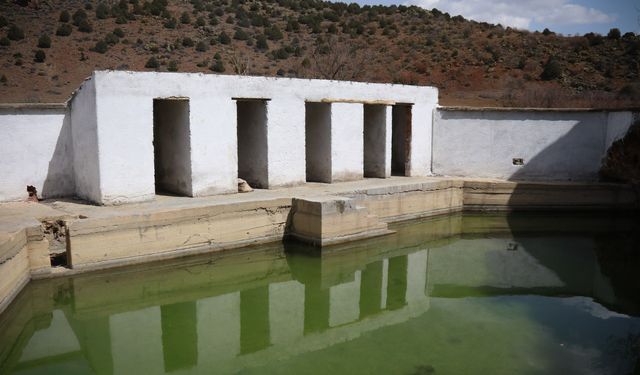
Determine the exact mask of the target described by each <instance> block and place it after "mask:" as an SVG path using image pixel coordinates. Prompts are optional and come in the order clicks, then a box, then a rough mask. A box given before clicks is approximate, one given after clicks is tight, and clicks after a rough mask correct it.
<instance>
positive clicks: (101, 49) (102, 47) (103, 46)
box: [92, 40, 109, 53]
mask: <svg viewBox="0 0 640 375" xmlns="http://www.w3.org/2000/svg"><path fill="white" fill-rule="evenodd" d="M92 50H93V51H94V52H98V53H106V52H107V51H108V50H109V44H108V43H107V42H105V41H104V40H99V41H97V42H96V45H95V46H94V47H93V49H92Z"/></svg>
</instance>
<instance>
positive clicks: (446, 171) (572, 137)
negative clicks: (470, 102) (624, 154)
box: [433, 110, 632, 181]
mask: <svg viewBox="0 0 640 375" xmlns="http://www.w3.org/2000/svg"><path fill="white" fill-rule="evenodd" d="M438 117H439V118H438ZM437 121H439V122H440V123H439V124H436V126H435V128H434V168H433V169H434V172H435V173H437V174H443V175H456V176H475V177H483V178H498V179H508V180H520V181H521V180H541V181H595V180H597V179H598V172H599V170H600V166H601V165H602V159H603V156H604V155H605V152H606V149H607V148H608V147H609V145H610V144H611V143H612V142H613V141H614V140H615V139H616V138H617V137H620V136H622V135H624V132H626V129H627V128H628V127H629V125H630V123H631V121H632V120H631V112H620V113H607V112H588V111H526V110H522V111H448V110H442V111H440V113H439V116H437Z"/></svg>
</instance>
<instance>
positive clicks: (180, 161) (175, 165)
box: [153, 99, 193, 196]
mask: <svg viewBox="0 0 640 375" xmlns="http://www.w3.org/2000/svg"><path fill="white" fill-rule="evenodd" d="M190 138H191V137H190V131H189V101H188V100H174V99H169V100H154V102H153V147H154V162H155V163H154V170H155V183H156V191H165V192H170V193H175V194H180V195H187V196H191V195H193V192H192V185H191V144H190Z"/></svg>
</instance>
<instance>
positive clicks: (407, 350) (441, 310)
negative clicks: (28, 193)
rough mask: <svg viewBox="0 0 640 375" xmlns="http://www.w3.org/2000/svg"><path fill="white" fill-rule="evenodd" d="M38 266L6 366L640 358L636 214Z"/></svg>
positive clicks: (572, 364)
mask: <svg viewBox="0 0 640 375" xmlns="http://www.w3.org/2000/svg"><path fill="white" fill-rule="evenodd" d="M392 229H394V230H396V231H397V233H396V234H394V235H390V236H386V237H381V238H377V239H373V240H368V241H360V242H356V243H352V244H348V245H342V246H337V247H333V248H330V249H329V251H326V252H324V253H323V254H322V255H320V254H318V253H317V252H314V251H313V249H312V248H308V247H305V246H302V245H297V244H272V245H269V246H261V247H255V248H248V249H246V250H242V251H235V252H230V253H226V254H224V253H223V254H220V253H217V254H209V255H207V256H200V257H195V258H186V259H181V260H179V261H171V262H163V263H155V264H151V265H148V264H147V265H144V266H137V267H133V268H126V269H118V270H113V271H108V272H106V271H105V272H98V273H93V274H87V275H81V276H77V277H71V278H61V279H54V280H46V281H39V282H32V283H31V284H29V285H28V286H27V287H26V288H25V290H24V291H23V292H22V293H21V294H20V295H19V297H18V298H17V299H16V300H15V302H14V303H13V304H12V305H11V306H10V307H9V309H8V310H7V311H5V313H3V314H2V315H1V316H0V373H2V374H164V373H176V374H178V373H179V374H191V373H195V374H212V373H216V374H407V375H409V374H563V375H566V374H638V373H640V355H639V354H640V317H639V315H640V276H639V275H640V272H639V270H640V247H639V245H640V220H638V217H631V216H620V215H613V214H608V213H598V214H544V213H536V214H531V213H529V214H510V215H476V214H474V215H472V214H465V215H462V214H457V215H451V216H443V217H438V218H433V219H429V220H422V221H416V222H409V223H402V224H397V225H395V226H393V228H392Z"/></svg>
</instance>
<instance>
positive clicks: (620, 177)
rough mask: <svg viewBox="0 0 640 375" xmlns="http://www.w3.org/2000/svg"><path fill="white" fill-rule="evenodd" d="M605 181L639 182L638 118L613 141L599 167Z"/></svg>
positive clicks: (639, 145) (639, 129)
mask: <svg viewBox="0 0 640 375" xmlns="http://www.w3.org/2000/svg"><path fill="white" fill-rule="evenodd" d="M600 177H601V178H602V179H603V180H605V181H615V182H626V183H632V184H634V185H638V184H640V120H638V121H636V122H635V123H634V124H633V125H632V126H631V128H629V131H627V134H626V135H625V136H624V137H623V138H621V139H619V140H617V141H615V142H613V144H612V145H611V147H610V148H609V150H608V151H607V156H606V157H605V159H604V162H603V164H602V167H601V169H600Z"/></svg>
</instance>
